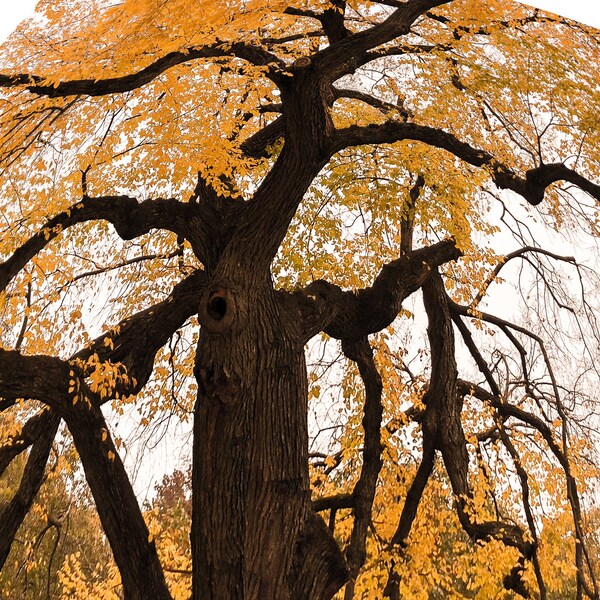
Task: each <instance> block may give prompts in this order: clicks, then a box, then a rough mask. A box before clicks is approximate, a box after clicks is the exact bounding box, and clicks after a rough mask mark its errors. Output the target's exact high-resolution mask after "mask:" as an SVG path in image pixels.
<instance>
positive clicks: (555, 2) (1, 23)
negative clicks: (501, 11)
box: [0, 0, 600, 43]
mask: <svg viewBox="0 0 600 600" xmlns="http://www.w3.org/2000/svg"><path fill="white" fill-rule="evenodd" d="M36 4H37V0H18V1H15V0H0V43H2V42H3V41H4V40H5V39H6V38H7V37H8V36H9V35H10V34H11V33H12V32H13V31H14V30H15V29H16V27H17V25H18V24H19V23H20V22H21V21H22V20H23V19H26V18H28V17H31V16H32V15H33V12H34V9H35V5H36ZM524 4H528V5H529V6H535V7H536V8H542V9H544V10H548V11H550V12H553V13H556V14H559V15H563V16H565V17H569V18H571V19H575V20H576V21H580V22H581V23H585V24H586V25H592V26H593V27H598V28H600V2H599V1H598V0H528V1H527V2H525V3H524Z"/></svg>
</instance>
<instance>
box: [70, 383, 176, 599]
mask: <svg viewBox="0 0 600 600" xmlns="http://www.w3.org/2000/svg"><path fill="white" fill-rule="evenodd" d="M80 389H81V390H82V393H81V394H79V393H76V395H75V396H73V401H72V402H65V404H64V406H63V408H62V410H61V411H60V414H61V416H62V417H63V418H64V420H65V422H66V423H67V426H68V428H69V431H70V432H71V435H72V436H73V442H74V443H75V448H76V449H77V453H78V454H79V457H80V459H81V463H82V465H83V469H84V472H85V477H86V480H87V482H88V485H89V486H90V490H91V492H92V496H93V497H94V502H95V504H96V508H97V510H98V515H99V517H100V521H101V522H102V527H103V529H104V532H105V533H106V537H107V538H108V540H109V543H110V547H111V549H112V552H113V556H114V558H115V562H116V563H117V566H118V568H119V572H120V574H121V579H122V581H123V591H124V594H125V597H126V598H128V599H131V600H147V599H148V598H156V599H157V600H161V599H162V600H171V595H170V593H169V590H168V588H167V584H166V582H165V579H164V574H163V570H162V567H161V565H160V561H159V559H158V554H157V552H156V545H155V543H154V540H153V539H152V537H151V536H150V533H149V531H148V527H147V526H146V523H145V521H144V517H143V515H142V512H141V510H140V507H139V504H138V502H137V499H136V497H135V493H134V491H133V487H132V486H131V482H130V481H129V477H128V475H127V472H126V471H125V467H124V465H123V462H122V461H121V458H120V456H119V454H118V451H117V448H116V446H115V444H114V442H113V440H112V437H111V435H110V432H109V429H108V425H107V423H106V420H105V419H104V416H103V415H102V411H101V410H100V407H99V406H98V405H97V404H96V402H95V398H94V397H93V395H91V394H88V393H86V392H88V390H86V386H85V384H84V382H81V388H80Z"/></svg>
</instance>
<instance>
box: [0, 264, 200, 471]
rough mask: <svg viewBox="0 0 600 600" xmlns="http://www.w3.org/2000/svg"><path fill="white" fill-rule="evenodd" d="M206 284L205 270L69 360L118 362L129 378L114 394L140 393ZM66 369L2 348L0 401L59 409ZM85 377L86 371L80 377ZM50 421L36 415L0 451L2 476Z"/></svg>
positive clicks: (45, 358)
mask: <svg viewBox="0 0 600 600" xmlns="http://www.w3.org/2000/svg"><path fill="white" fill-rule="evenodd" d="M205 283H206V276H205V273H204V271H196V272H194V273H192V274H191V275H189V276H188V277H187V278H186V279H184V280H183V281H181V282H180V283H178V284H177V285H176V286H175V287H174V288H173V291H172V292H171V294H170V295H169V296H168V297H167V298H166V299H165V300H163V301H162V302H159V303H157V304H155V305H153V306H151V307H150V308H148V309H146V310H143V311H140V312H139V313H137V314H136V315H134V316H132V317H128V318H127V319H124V320H123V321H121V322H120V323H119V324H118V325H117V326H116V327H114V328H113V329H112V330H110V331H108V332H107V333H105V334H103V335H101V336H99V337H98V338H96V339H95V340H94V341H93V342H92V343H91V344H90V345H89V346H86V347H85V348H82V349H81V350H79V351H78V352H77V353H75V354H74V355H73V356H72V357H71V361H72V362H75V361H78V362H79V363H80V364H81V363H83V364H85V361H86V359H88V358H89V357H90V356H92V355H93V354H96V355H97V357H98V360H99V361H100V362H109V361H110V362H111V363H113V364H115V363H122V364H123V365H124V366H125V368H126V370H127V374H128V376H129V377H128V383H127V384H126V383H125V382H124V381H123V382H121V384H120V386H119V387H118V389H117V390H116V391H118V392H119V393H120V394H121V395H127V394H135V393H138V392H139V391H140V390H141V389H142V388H143V387H144V386H145V385H146V383H147V381H148V379H149V377H150V375H151V373H152V368H153V365H154V357H155V356H156V353H157V352H158V350H159V349H160V348H162V347H163V346H164V345H165V344H166V343H167V341H168V340H169V338H170V337H171V335H172V334H173V333H174V332H175V331H176V330H177V329H179V328H180V327H181V326H182V325H183V324H184V323H185V321H186V320H187V319H188V318H189V317H191V316H192V315H193V314H195V313H196V312H197V310H198V298H199V297H200V295H201V293H202V290H203V289H204V286H205ZM71 361H70V362H71ZM89 368H93V367H89ZM70 370H71V367H70V365H69V363H67V362H66V361H61V360H60V359H57V358H52V357H48V356H23V355H21V354H19V353H18V352H8V351H6V350H1V349H0V397H5V398H15V399H16V398H31V399H37V400H40V401H42V402H45V403H47V404H49V405H51V406H53V407H54V408H59V407H60V405H61V403H63V402H64V396H63V394H64V393H65V391H67V390H68V387H69V383H68V382H69V380H71V379H72V377H71V376H70V375H69V373H70ZM87 374H89V373H87V372H85V370H84V372H83V373H82V374H81V375H82V376H86V375H87ZM105 400H106V401H107V400H109V398H106V399H105ZM52 419H53V416H52V413H50V412H49V411H47V410H44V411H42V412H40V413H38V414H36V415H35V416H33V417H31V418H30V419H29V420H28V421H27V422H26V423H25V425H24V426H23V428H22V430H21V433H20V435H18V436H16V437H15V438H14V439H12V440H11V441H10V443H6V444H3V445H2V446H0V473H2V472H3V471H4V470H5V469H6V467H7V466H8V464H9V463H10V462H11V461H12V460H13V459H14V458H15V457H16V456H18V455H19V454H20V453H21V452H23V451H24V450H26V449H27V448H28V447H29V446H31V445H32V444H33V443H34V442H35V441H36V440H37V439H39V438H40V436H42V435H43V434H44V432H45V431H47V429H48V427H49V423H51V422H52Z"/></svg>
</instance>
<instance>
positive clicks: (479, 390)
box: [457, 379, 598, 598]
mask: <svg viewBox="0 0 600 600" xmlns="http://www.w3.org/2000/svg"><path fill="white" fill-rule="evenodd" d="M457 387H458V389H459V391H460V393H461V394H463V395H469V396H472V397H474V398H478V399H479V400H481V401H483V402H486V403H487V404H489V405H490V406H492V407H493V408H494V409H495V410H496V411H497V412H498V414H499V415H501V416H502V417H504V418H510V417H512V418H514V419H515V420H517V421H519V422H521V423H525V424H526V425H528V426H530V427H532V428H533V429H535V430H536V431H537V432H539V433H540V435H541V436H542V438H543V439H544V441H545V442H546V444H547V446H548V448H549V449H550V451H551V452H552V454H553V455H554V457H555V458H556V460H557V461H558V463H559V464H560V466H561V467H562V469H563V471H564V473H565V479H566V488H567V498H568V500H569V504H570V506H571V512H572V514H573V521H574V526H575V536H576V539H577V544H576V554H579V556H576V559H577V562H578V565H577V566H578V573H579V574H578V585H581V586H583V587H585V588H586V589H587V592H586V593H587V594H588V596H589V597H590V598H594V597H597V596H598V593H597V591H595V590H597V578H596V573H595V570H594V567H593V565H592V562H591V560H590V557H589V551H588V549H587V543H586V541H585V535H584V532H583V529H582V522H583V521H582V511H581V501H580V498H579V492H578V489H577V482H576V480H575V478H574V477H573V475H572V474H571V465H570V464H569V460H568V457H567V456H566V455H565V454H564V452H563V450H562V448H561V446H560V444H559V442H557V441H556V439H555V437H554V433H553V432H552V429H551V427H550V426H549V425H548V423H546V422H545V421H544V420H543V419H541V418H540V417H538V416H537V415H534V414H533V413H531V412H529V411H526V410H524V409H522V408H520V407H518V406H515V405H514V404H510V403H509V402H506V401H505V400H503V399H502V398H501V396H500V395H496V394H493V393H490V392H489V391H488V390H486V389H485V388H483V387H481V386H479V385H477V384H474V383H471V382H468V381H463V380H460V379H459V380H458V382H457ZM584 558H585V562H586V564H587V570H588V573H589V575H590V579H591V581H592V587H593V590H590V588H589V586H588V584H587V583H586V582H585V579H584V578H583V559H584Z"/></svg>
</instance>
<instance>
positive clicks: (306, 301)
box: [288, 240, 461, 341]
mask: <svg viewBox="0 0 600 600" xmlns="http://www.w3.org/2000/svg"><path fill="white" fill-rule="evenodd" d="M460 255H461V252H460V250H458V249H457V247H456V244H455V243H454V240H444V241H442V242H438V243H437V244H434V245H432V246H428V247H426V248H421V249H419V250H415V251H414V252H412V254H411V255H410V256H402V257H400V258H398V259H396V260H394V261H392V262H390V263H388V264H386V265H384V266H383V267H382V269H381V271H380V272H379V274H378V275H377V277H376V278H375V281H374V282H373V284H372V285H371V286H370V287H368V288H363V289H359V290H353V291H343V290H341V289H340V288H339V287H338V286H336V285H334V284H331V283H329V282H327V281H323V280H318V281H315V282H313V283H311V284H310V285H309V286H307V287H306V288H305V289H303V290H299V291H297V292H295V293H294V294H289V295H288V301H289V303H290V310H293V311H295V312H296V314H297V319H296V322H297V324H298V326H299V328H300V329H301V330H302V332H303V333H302V335H303V336H304V337H305V338H306V339H310V338H311V337H313V336H314V335H316V334H317V333H318V332H319V331H325V333H327V334H328V335H330V336H331V337H334V338H336V339H342V340H345V341H352V340H358V339H360V338H361V337H364V336H366V335H369V334H371V333H376V332H377V331H381V330H382V329H385V328H386V327H387V326H388V325H390V324H391V323H392V322H393V320H394V319H395V318H396V317H397V316H398V313H399V311H400V309H401V307H402V302H403V301H404V300H405V299H406V298H407V297H408V296H410V294H412V293H413V292H415V291H416V290H418V289H419V288H420V287H421V286H422V285H423V283H424V282H425V281H426V280H427V278H428V277H429V275H430V273H431V271H432V269H435V268H436V267H438V266H440V265H442V264H444V263H446V262H449V261H452V260H455V259H457V258H459V256H460Z"/></svg>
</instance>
